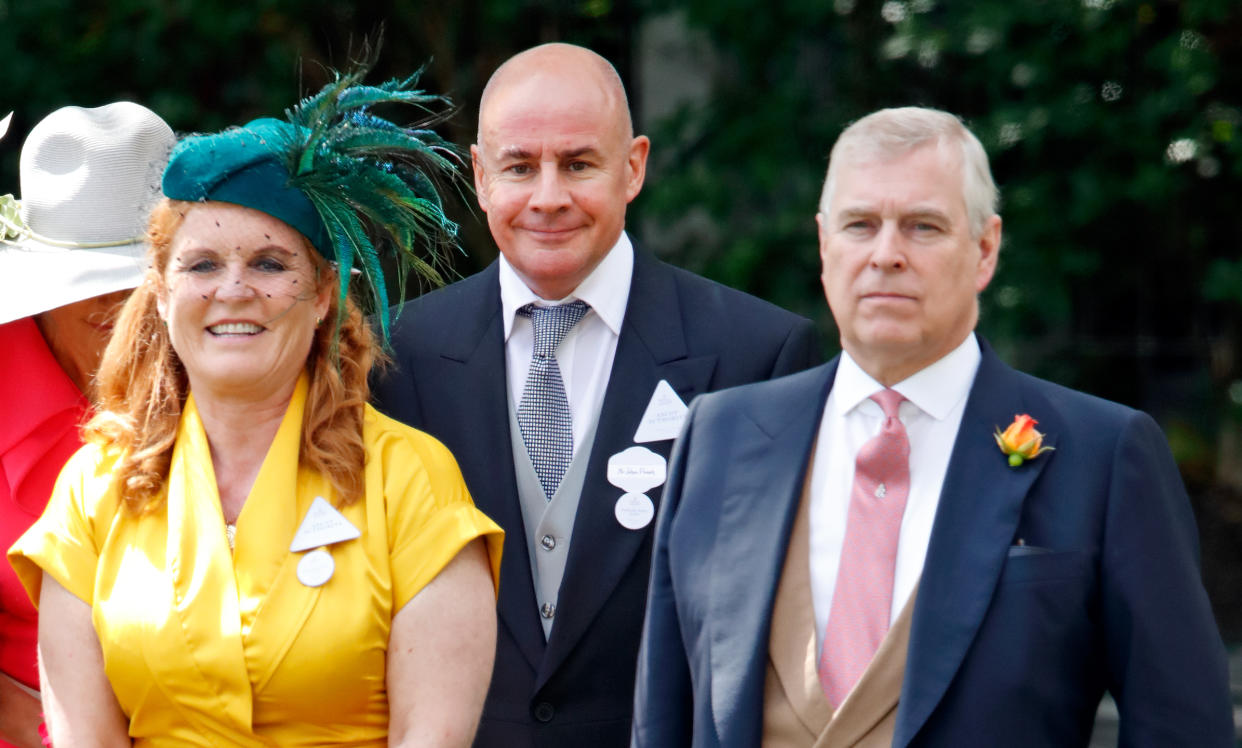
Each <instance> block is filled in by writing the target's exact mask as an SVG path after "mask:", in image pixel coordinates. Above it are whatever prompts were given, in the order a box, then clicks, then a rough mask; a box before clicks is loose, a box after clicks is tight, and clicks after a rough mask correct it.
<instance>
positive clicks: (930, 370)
mask: <svg viewBox="0 0 1242 748" xmlns="http://www.w3.org/2000/svg"><path fill="white" fill-rule="evenodd" d="M981 358H982V354H981V353H980V352H979V341H978V340H976V339H975V334H974V333H973V332H972V333H970V334H969V335H967V336H966V339H965V340H963V341H962V342H961V344H959V345H958V346H957V347H956V348H954V349H953V350H952V351H950V352H949V353H948V354H946V355H945V356H943V357H941V358H940V359H939V360H937V361H936V362H935V363H933V364H932V365H930V366H927V367H924V368H923V369H920V370H919V371H917V372H915V373H914V374H912V375H911V376H909V377H907V378H905V379H903V380H902V381H900V382H898V383H897V384H895V385H893V389H894V390H897V392H899V393H901V396H902V397H904V398H906V399H907V400H909V401H910V402H911V403H913V404H914V405H915V407H917V408H918V409H919V410H921V411H923V412H924V413H926V414H927V415H929V416H931V417H932V418H935V419H936V420H938V421H939V420H943V419H944V418H945V417H946V416H948V415H949V413H951V412H953V409H954V408H955V407H956V406H957V404H958V403H959V402H961V401H962V400H963V399H964V398H965V397H966V396H967V395H968V394H969V393H970V386H971V384H973V383H974V381H975V372H976V371H978V369H979V361H980V359H981ZM881 389H884V385H882V384H880V383H879V382H877V381H876V380H875V379H874V378H872V376H871V375H870V374H868V373H867V372H865V371H863V370H862V367H860V366H859V365H858V363H857V362H855V361H854V359H853V358H851V357H850V354H848V353H846V352H845V351H842V352H841V361H840V363H838V364H837V376H836V380H835V381H834V382H833V385H832V394H833V401H834V403H835V410H836V415H838V416H843V415H845V414H846V413H849V412H850V411H851V410H853V409H854V408H856V407H858V405H859V404H860V403H861V402H863V401H864V400H866V399H867V398H869V397H871V396H872V395H873V394H875V392H876V391H877V390H881Z"/></svg>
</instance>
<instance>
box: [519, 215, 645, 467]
mask: <svg viewBox="0 0 1242 748" xmlns="http://www.w3.org/2000/svg"><path fill="white" fill-rule="evenodd" d="M633 275H634V246H633V245H632V244H631V243H630V238H629V237H628V236H626V234H625V232H624V231H622V232H621V236H620V238H618V239H617V243H616V244H614V245H613V247H612V249H610V250H608V254H606V255H604V259H602V260H600V263H599V264H598V265H596V266H595V269H594V270H592V271H591V274H590V275H588V276H587V277H586V278H585V279H583V281H582V283H580V284H578V287H577V288H575V289H574V290H573V293H571V294H570V295H569V296H566V297H565V298H563V299H541V298H539V297H538V296H537V295H535V292H534V291H532V290H530V288H528V287H527V286H526V284H525V283H524V282H522V279H521V278H520V277H518V274H517V272H516V271H515V270H514V269H513V266H512V265H510V264H509V261H508V260H506V259H505V257H504V255H501V256H500V305H501V311H502V314H503V315H504V324H505V363H506V366H507V370H508V375H509V391H510V394H511V395H512V397H513V403H514V406H515V407H516V406H517V404H518V403H520V402H522V390H523V389H525V388H526V373H527V372H528V371H529V370H530V357H531V353H532V352H533V350H534V347H535V328H534V326H533V325H532V324H531V321H530V317H522V316H520V315H518V313H517V310H518V309H521V308H522V307H524V306H526V305H527V304H535V305H536V306H557V305H559V304H566V303H569V302H571V301H578V300H580V301H585V302H586V303H587V304H588V305H590V307H591V308H590V310H589V311H588V312H587V313H586V315H585V316H583V318H582V319H581V320H579V322H578V324H576V325H574V326H573V328H572V329H571V330H570V331H569V332H568V333H566V335H565V338H564V339H563V340H562V341H561V344H560V346H559V347H558V348H557V349H556V363H557V366H558V367H559V368H560V370H561V379H562V381H564V383H565V397H566V398H567V399H568V400H569V415H570V418H571V419H572V421H573V432H574V453H575V454H577V452H578V447H579V446H580V445H581V444H582V440H583V438H584V436H585V434H586V433H587V431H588V429H589V427H590V426H591V424H593V423H594V422H595V420H596V419H597V418H599V411H600V407H601V406H602V405H603V404H604V391H605V390H606V389H607V387H608V375H609V373H610V372H611V371H612V360H613V358H614V357H615V356H616V353H617V337H618V336H619V335H620V334H621V322H622V320H624V319H625V305H626V303H627V302H628V301H629V298H630V281H631V279H632V278H633Z"/></svg>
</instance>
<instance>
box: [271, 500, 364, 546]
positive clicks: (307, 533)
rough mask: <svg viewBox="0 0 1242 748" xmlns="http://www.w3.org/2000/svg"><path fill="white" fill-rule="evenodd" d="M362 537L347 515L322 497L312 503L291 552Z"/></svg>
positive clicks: (294, 537)
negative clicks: (346, 517)
mask: <svg viewBox="0 0 1242 748" xmlns="http://www.w3.org/2000/svg"><path fill="white" fill-rule="evenodd" d="M360 535H362V531H361V530H359V529H358V528H357V527H354V526H353V523H351V522H350V521H349V520H347V519H345V515H344V514H341V513H340V512H338V511H337V510H336V508H335V507H333V506H332V505H331V504H329V503H328V500H327V499H325V498H324V497H322V496H316V497H315V500H314V501H312V502H311V505H310V509H309V510H307V512H306V518H305V519H303V520H302V526H301V527H299V528H298V531H297V533H295V534H294V536H293V543H292V544H290V545H289V550H290V551H293V552H294V553H296V552H298V551H305V550H307V549H309V548H318V547H319V546H321V545H331V544H333V543H339V542H341V541H342V540H353V539H354V538H356V537H359V536H360Z"/></svg>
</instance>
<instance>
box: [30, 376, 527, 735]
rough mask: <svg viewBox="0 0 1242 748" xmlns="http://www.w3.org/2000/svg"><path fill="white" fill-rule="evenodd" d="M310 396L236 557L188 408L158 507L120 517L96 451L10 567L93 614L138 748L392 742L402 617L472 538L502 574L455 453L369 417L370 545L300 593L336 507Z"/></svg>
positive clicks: (276, 458) (263, 475) (251, 508)
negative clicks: (392, 664) (317, 515)
mask: <svg viewBox="0 0 1242 748" xmlns="http://www.w3.org/2000/svg"><path fill="white" fill-rule="evenodd" d="M306 386H307V385H306V378H305V376H303V377H302V379H301V380H300V381H299V383H298V387H297V391H296V393H295V395H294V397H293V401H292V402H291V404H290V406H289V409H288V411H287V412H286V414H285V417H284V420H283V422H282V423H281V426H280V428H279V430H278V432H277V435H276V438H275V440H274V441H273V444H272V446H271V448H270V450H269V452H268V454H267V456H266V458H265V460H264V463H263V466H262V468H261V469H260V471H259V475H258V477H257V478H256V480H255V484H254V487H253V489H252V490H251V493H250V495H249V497H248V498H247V501H246V504H245V507H244V509H243V510H242V513H241V515H240V516H239V518H238V522H237V535H236V548H235V551H234V553H233V554H232V555H230V553H229V549H228V546H227V544H226V541H225V534H224V521H223V518H222V515H221V513H220V508H219V507H220V505H219V499H218V493H217V489H216V483H215V476H214V472H213V470H212V467H211V459H210V452H209V449H208V444H207V439H206V435H205V433H204V432H203V427H202V424H201V421H200V420H199V416H198V411H197V408H196V407H195V405H194V401H193V397H192V396H191V398H190V399H189V400H188V401H187V403H186V407H185V409H184V412H183V414H182V418H181V424H180V430H179V432H178V436H177V444H176V447H175V448H174V453H173V460H172V466H171V468H170V473H169V477H168V481H167V484H166V485H167V501H166V502H165V503H164V504H163V505H162V506H161V508H160V509H158V510H157V511H154V512H151V513H147V514H144V515H141V516H134V515H133V514H132V513H130V512H128V511H125V510H123V509H122V507H121V506H120V505H119V500H118V496H117V493H116V491H115V490H113V488H112V486H111V485H110V480H109V473H110V470H111V467H112V466H113V465H114V464H115V460H116V457H115V455H109V454H105V453H103V452H101V451H100V449H99V448H98V447H95V446H87V447H85V448H83V449H82V450H81V451H80V452H79V453H78V454H77V455H76V456H75V457H74V458H73V460H72V461H71V462H70V464H69V466H67V467H66V470H65V473H64V475H62V477H61V480H60V481H59V482H58V484H57V488H56V492H55V494H54V496H53V499H52V502H51V504H50V505H49V507H48V510H47V512H46V513H45V515H44V516H43V517H42V518H41V519H40V521H39V522H38V523H36V525H35V526H34V527H33V528H32V529H31V530H30V531H29V532H28V533H27V534H26V535H25V536H23V538H22V539H21V540H20V541H19V542H18V544H17V545H16V546H15V547H14V549H13V550H12V551H11V552H10V560H11V561H12V562H13V564H14V566H15V568H17V571H18V574H19V576H20V577H21V578H22V581H23V583H24V584H25V585H26V587H27V589H28V590H29V591H30V593H31V595H32V596H35V595H37V593H38V589H39V583H40V580H41V573H42V570H46V571H47V572H48V573H50V574H51V575H52V576H53V577H54V578H56V579H57V580H58V581H59V582H60V583H61V584H63V585H64V586H65V587H66V589H68V590H69V591H70V592H72V593H73V594H75V595H77V596H78V597H80V598H81V599H82V600H84V601H86V602H88V603H90V604H91V605H92V608H93V621H94V625H95V629H96V632H97V633H98V634H99V638H100V642H101V644H102V647H103V651H104V659H105V670H106V672H107V675H108V679H109V681H110V682H111V683H112V686H113V690H114V691H115V692H116V694H117V699H118V701H119V703H120V705H121V708H122V709H123V711H124V712H125V714H126V715H127V716H128V717H129V720H130V734H131V736H132V737H133V738H134V745H136V746H172V745H195V746H199V745H201V746H207V745H213V744H223V745H236V746H271V745H279V746H309V745H343V744H349V745H360V746H383V745H386V743H387V737H386V736H387V728H388V704H387V693H386V687H385V658H386V652H387V642H388V633H389V627H390V624H391V621H392V617H393V615H395V613H396V612H397V611H398V610H400V609H401V607H402V606H403V605H405V603H406V602H408V601H409V600H410V598H411V597H413V596H414V595H415V594H416V593H417V592H418V591H419V590H420V589H421V588H422V587H423V586H424V585H425V584H427V583H428V582H429V581H430V580H431V579H432V578H433V577H434V576H435V575H436V574H437V573H438V572H439V571H440V569H441V568H443V567H444V565H445V564H447V563H448V562H449V561H450V560H451V559H452V558H453V557H454V556H455V555H456V554H457V552H458V551H459V550H460V549H461V548H462V547H463V546H465V545H466V543H468V542H469V541H470V540H472V539H474V538H476V537H485V538H486V540H487V546H488V552H489V555H490V559H491V563H492V572H493V578H497V576H498V574H497V571H498V568H499V560H500V559H499V555H500V547H501V540H502V532H501V530H500V529H499V528H498V527H497V526H496V525H495V524H494V523H492V522H491V520H489V519H488V518H487V517H486V516H484V515H483V514H482V513H480V512H479V511H478V510H477V509H475V508H474V505H473V503H472V502H471V500H470V497H469V495H468V493H467V491H466V487H465V484H464V483H463V482H462V479H461V474H460V472H459V471H458V469H457V465H456V462H455V461H454V460H453V458H452V456H451V455H450V454H449V453H448V451H447V450H446V449H445V448H444V447H443V446H442V445H440V444H439V442H437V441H435V440H434V439H432V438H431V437H429V436H427V435H425V434H423V433H421V432H417V431H415V430H413V429H410V428H408V427H405V426H403V425H401V424H398V423H397V422H395V421H392V420H390V419H388V418H386V417H384V416H381V415H379V414H378V413H376V412H375V411H374V410H372V409H371V408H370V407H369V406H368V408H367V411H366V417H365V424H364V427H363V438H364V442H365V445H366V449H367V463H366V475H365V484H366V495H365V497H364V498H363V499H361V500H359V501H356V502H354V503H353V504H350V505H349V506H346V507H344V508H342V509H341V511H342V513H343V514H344V515H345V517H346V518H347V519H348V520H349V521H350V522H351V523H352V524H353V525H354V526H355V527H357V528H359V529H360V530H361V531H362V536H361V537H360V538H357V539H355V540H350V541H345V542H342V543H337V544H334V545H330V546H327V549H328V551H329V552H330V553H331V554H332V557H333V559H334V561H335V564H336V568H335V573H334V574H333V576H332V578H331V579H330V580H329V581H328V582H327V583H326V584H324V585H323V586H322V587H307V586H305V585H303V584H301V583H300V582H299V581H298V579H297V564H298V561H299V560H300V559H301V558H302V556H303V555H304V554H302V553H291V552H290V551H289V550H288V549H289V545H290V542H291V541H292V538H293V535H294V533H295V532H296V531H297V529H298V526H299V525H300V523H301V521H302V518H303V517H304V516H305V515H306V512H307V509H308V508H309V506H310V504H311V502H312V501H313V500H314V498H315V497H316V496H323V497H325V498H327V499H328V500H329V501H331V502H333V503H334V504H336V503H338V502H336V501H335V500H334V494H333V492H332V490H331V488H330V486H329V484H328V483H327V481H326V480H325V479H324V478H323V477H321V476H319V475H318V474H316V473H313V472H312V471H310V470H307V469H304V468H300V467H299V465H298V463H297V454H298V444H299V441H300V435H301V424H302V413H303V405H304V401H305V397H306ZM40 567H41V568H40Z"/></svg>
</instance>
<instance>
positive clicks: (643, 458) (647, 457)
mask: <svg viewBox="0 0 1242 748" xmlns="http://www.w3.org/2000/svg"><path fill="white" fill-rule="evenodd" d="M666 469H667V462H666V461H665V459H664V458H663V457H661V456H660V455H658V454H656V453H655V452H652V451H651V450H650V449H647V448H646V447H630V448H629V449H627V450H624V451H622V452H618V453H616V454H615V455H613V456H612V457H609V458H608V482H609V483H611V484H612V485H614V486H616V487H617V488H619V489H621V490H622V491H625V492H626V493H639V494H641V493H645V492H647V491H650V490H651V489H653V488H655V487H656V486H662V485H664V479H665V477H666V472H665V471H666Z"/></svg>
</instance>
